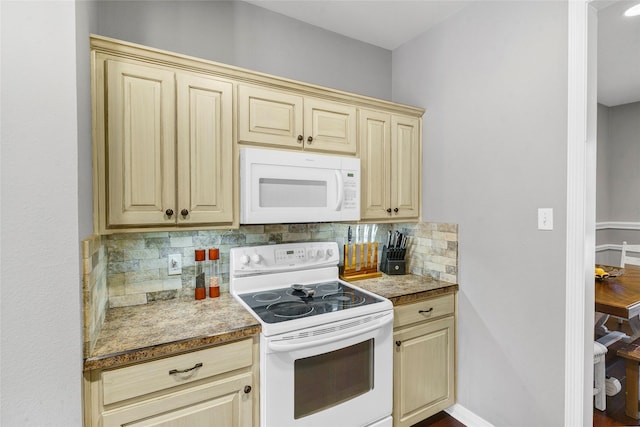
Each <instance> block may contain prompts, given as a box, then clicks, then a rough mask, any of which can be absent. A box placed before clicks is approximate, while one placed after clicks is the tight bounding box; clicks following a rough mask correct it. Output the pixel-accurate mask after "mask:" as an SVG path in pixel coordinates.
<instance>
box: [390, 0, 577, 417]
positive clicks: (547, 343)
mask: <svg viewBox="0 0 640 427" xmlns="http://www.w3.org/2000/svg"><path fill="white" fill-rule="evenodd" d="M542 64H543V65H542ZM393 97H394V100H396V101H400V102H407V103H411V104H417V105H421V106H423V107H425V108H426V110H427V112H426V114H425V120H424V136H423V141H424V142H423V143H424V157H423V164H424V168H423V174H424V176H423V188H424V194H423V198H422V200H423V212H424V214H423V217H424V219H425V220H428V221H435V222H440V221H447V222H453V223H458V224H459V281H460V292H459V295H458V298H459V323H458V334H459V335H458V340H457V344H458V375H457V384H458V389H457V390H458V402H459V403H460V404H461V405H462V406H464V407H465V408H467V409H469V410H471V411H472V412H474V413H475V414H477V415H479V416H480V417H482V418H484V419H485V420H487V421H488V422H490V423H492V424H494V425H496V426H514V425H518V426H536V427H537V426H560V425H563V424H564V342H565V334H564V330H563V328H564V324H565V291H566V290H565V270H566V268H565V249H566V237H565V235H566V226H565V218H566V184H567V180H566V173H567V166H566V164H567V156H566V151H567V143H566V141H567V98H566V97H567V5H566V3H564V2H500V1H498V2H477V3H474V4H472V5H471V6H468V7H467V8H466V9H464V10H462V11H461V12H459V13H458V14H456V15H454V16H453V17H452V18H450V19H448V20H447V21H445V22H443V23H442V24H440V25H439V26H437V27H435V28H433V29H432V30H430V31H428V32H426V33H425V34H423V35H421V36H419V37H418V38H416V39H414V40H413V41H411V42H410V43H408V44H406V45H403V46H401V47H400V48H399V49H396V50H394V52H393ZM539 207H551V208H553V209H554V226H555V228H554V230H553V231H538V230H537V229H536V226H537V222H536V218H537V208H539ZM541 271H544V274H543V275H541V274H540V272H541Z"/></svg>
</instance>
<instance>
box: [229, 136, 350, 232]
mask: <svg viewBox="0 0 640 427" xmlns="http://www.w3.org/2000/svg"><path fill="white" fill-rule="evenodd" d="M359 219H360V159H357V158H354V157H341V156H328V155H323V154H308V153H304V152H294V151H276V150H261V149H257V148H241V149H240V223H241V224H272V223H301V222H334V221H357V220H359Z"/></svg>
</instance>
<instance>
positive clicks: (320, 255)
mask: <svg viewBox="0 0 640 427" xmlns="http://www.w3.org/2000/svg"><path fill="white" fill-rule="evenodd" d="M317 256H318V258H324V251H323V250H322V249H318V252H317Z"/></svg>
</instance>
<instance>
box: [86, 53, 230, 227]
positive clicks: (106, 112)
mask: <svg viewBox="0 0 640 427" xmlns="http://www.w3.org/2000/svg"><path fill="white" fill-rule="evenodd" d="M93 78H94V80H93V82H94V96H93V99H94V141H96V142H97V143H96V144H95V145H94V147H97V150H96V152H95V153H94V156H95V160H94V174H97V176H96V177H95V178H94V180H95V181H96V182H97V187H98V188H97V193H98V199H97V204H98V206H97V207H98V209H97V212H98V215H99V220H98V222H99V230H100V231H101V232H106V231H107V230H109V229H122V228H132V227H167V226H169V227H171V226H173V227H177V226H189V225H203V224H204V225H213V224H225V225H227V226H228V225H230V224H231V223H232V222H233V220H234V211H233V189H234V187H233V166H232V165H233V139H232V138H233V136H232V129H233V118H232V108H233V105H232V96H233V92H232V91H233V85H232V83H231V82H230V81H226V80H224V79H217V78H212V77H211V76H208V75H204V74H202V75H199V74H197V73H190V72H186V71H180V70H178V69H177V68H171V67H169V66H162V65H158V64H152V63H149V62H143V61H137V60H134V59H129V58H119V57H113V56H109V55H102V54H97V55H95V57H94V64H93ZM94 191H96V190H95V189H94Z"/></svg>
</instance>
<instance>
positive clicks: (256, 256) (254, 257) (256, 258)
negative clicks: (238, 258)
mask: <svg viewBox="0 0 640 427" xmlns="http://www.w3.org/2000/svg"><path fill="white" fill-rule="evenodd" d="M251 261H253V262H254V264H260V262H261V261H262V257H261V256H260V254H253V255H252V256H251Z"/></svg>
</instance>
